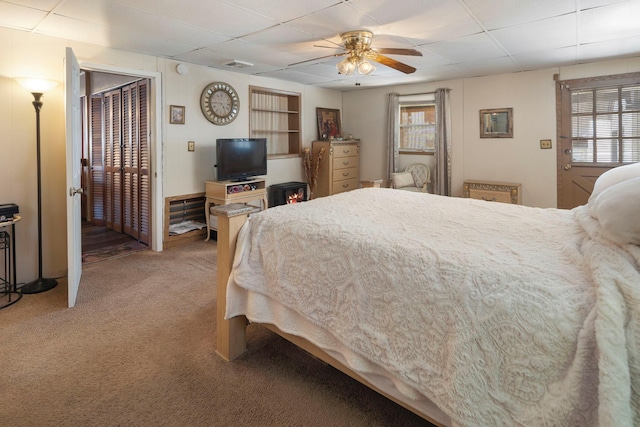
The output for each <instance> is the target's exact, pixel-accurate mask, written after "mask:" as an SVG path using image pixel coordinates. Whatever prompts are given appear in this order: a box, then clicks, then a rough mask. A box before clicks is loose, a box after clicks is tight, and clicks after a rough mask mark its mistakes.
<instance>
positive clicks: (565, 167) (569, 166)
mask: <svg viewBox="0 0 640 427" xmlns="http://www.w3.org/2000/svg"><path fill="white" fill-rule="evenodd" d="M569 169H571V165H570V164H568V163H567V164H566V165H564V170H566V171H568V170H569Z"/></svg>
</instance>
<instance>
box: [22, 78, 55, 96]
mask: <svg viewBox="0 0 640 427" xmlns="http://www.w3.org/2000/svg"><path fill="white" fill-rule="evenodd" d="M16 81H17V82H18V83H20V85H22V87H24V88H25V89H26V90H28V91H29V92H31V93H45V92H48V91H50V90H51V89H53V88H54V87H56V85H57V84H58V82H57V81H55V80H48V79H35V78H30V77H18V78H16Z"/></svg>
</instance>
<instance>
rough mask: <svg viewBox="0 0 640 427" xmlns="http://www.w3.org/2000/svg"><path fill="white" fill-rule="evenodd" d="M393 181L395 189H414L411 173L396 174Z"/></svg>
mask: <svg viewBox="0 0 640 427" xmlns="http://www.w3.org/2000/svg"><path fill="white" fill-rule="evenodd" d="M391 180H392V181H393V188H402V187H414V186H415V184H414V183H413V176H412V175H411V172H398V173H394V174H393V177H392V178H391Z"/></svg>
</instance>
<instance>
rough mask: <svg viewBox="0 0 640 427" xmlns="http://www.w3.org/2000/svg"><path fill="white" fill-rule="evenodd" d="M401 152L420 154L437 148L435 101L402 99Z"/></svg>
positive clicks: (400, 123)
mask: <svg viewBox="0 0 640 427" xmlns="http://www.w3.org/2000/svg"><path fill="white" fill-rule="evenodd" d="M399 125H400V132H399V135H400V141H399V147H398V148H399V150H400V153H401V154H419V153H425V152H429V153H432V152H433V151H434V150H435V141H436V106H435V103H434V102H433V101H422V102H402V101H400V122H399Z"/></svg>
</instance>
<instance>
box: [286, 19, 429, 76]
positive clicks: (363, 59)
mask: <svg viewBox="0 0 640 427" xmlns="http://www.w3.org/2000/svg"><path fill="white" fill-rule="evenodd" d="M340 38H341V39H342V45H341V47H342V48H343V49H344V52H341V53H335V54H333V55H327V56H321V57H319V58H314V59H308V60H306V61H300V62H296V63H293V64H289V65H290V66H292V65H298V64H302V63H305V62H311V61H317V60H318V59H323V58H330V57H334V56H345V55H346V56H347V57H346V58H345V59H343V60H342V61H340V62H338V64H337V65H336V68H337V69H338V73H340V74H344V75H347V76H350V75H352V74H353V73H354V72H355V71H356V70H358V72H359V73H360V74H365V75H369V74H371V73H373V72H374V71H375V69H376V67H374V66H373V64H371V63H370V62H369V61H367V59H368V60H371V61H375V62H378V63H380V64H383V65H386V66H387V67H391V68H393V69H395V70H398V71H401V72H403V73H405V74H411V73H413V72H415V71H416V69H415V68H414V67H412V66H410V65H407V64H404V63H402V62H399V61H396V60H395V59H392V58H389V57H388V56H385V55H383V54H388V55H411V56H422V53H421V52H419V51H417V50H415V49H400V48H372V47H371V42H372V40H373V33H372V32H371V31H366V30H356V31H347V32H346V33H342V34H340ZM314 46H316V47H323V48H329V49H334V48H333V47H329V46H318V45H314Z"/></svg>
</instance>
